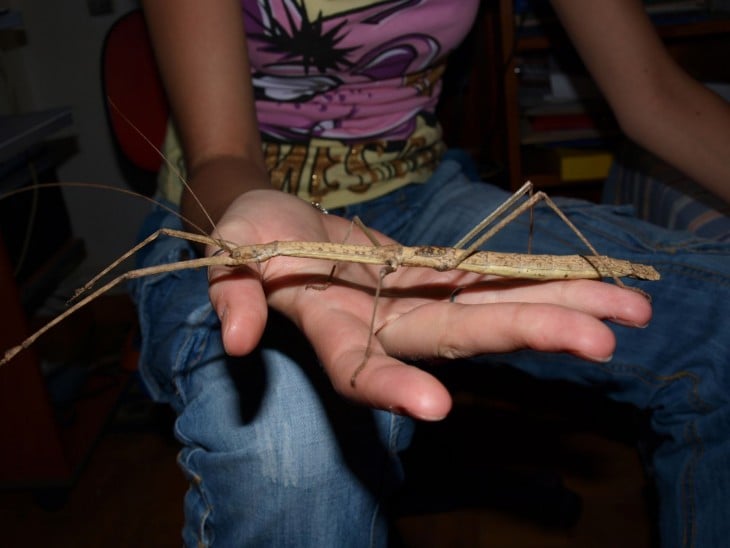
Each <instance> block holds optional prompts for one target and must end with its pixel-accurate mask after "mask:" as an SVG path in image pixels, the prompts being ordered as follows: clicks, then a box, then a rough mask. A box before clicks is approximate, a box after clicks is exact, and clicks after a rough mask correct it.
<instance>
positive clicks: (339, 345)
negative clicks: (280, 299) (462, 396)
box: [302, 311, 451, 420]
mask: <svg viewBox="0 0 730 548" xmlns="http://www.w3.org/2000/svg"><path fill="white" fill-rule="evenodd" d="M322 326H327V328H326V329H324V328H322ZM302 328H303V331H304V333H305V334H306V335H307V337H308V338H309V340H310V341H311V343H312V344H313V346H314V349H315V351H316V352H317V355H318V357H319V359H320V361H321V362H322V364H323V366H324V368H325V370H326V371H327V374H328V375H329V377H330V380H331V382H332V384H333V386H334V388H335V389H336V390H337V391H338V392H339V393H340V394H342V395H343V396H345V397H348V398H350V399H352V400H354V401H356V402H359V403H361V404H364V405H368V406H371V407H375V408H378V409H386V410H389V411H393V412H395V413H398V414H403V415H408V416H411V417H414V418H418V419H422V420H439V419H442V418H443V417H445V416H446V415H447V414H448V412H449V410H450V408H451V396H450V395H449V393H448V391H447V390H446V388H445V387H444V386H443V385H442V384H441V383H440V382H439V381H438V380H436V379H435V378H434V377H433V376H431V375H430V374H428V373H426V372H425V371H422V370H421V369H419V368H417V367H413V366H409V365H406V364H405V363H403V362H401V361H399V360H398V359H396V358H393V357H390V356H388V355H386V354H385V352H384V351H383V348H382V347H381V346H380V344H379V343H378V341H377V339H373V341H372V342H373V346H372V348H371V354H370V356H369V358H368V359H367V362H366V363H365V367H364V368H363V369H362V370H361V371H360V373H359V375H358V376H357V382H356V384H355V385H354V386H353V384H352V382H351V380H352V376H353V373H354V372H355V371H356V370H357V369H358V368H359V367H360V365H362V364H363V360H364V359H365V356H366V349H367V343H368V337H369V325H367V324H366V323H364V322H363V321H362V319H360V318H358V317H356V316H355V315H352V314H350V313H348V312H344V311H340V312H334V313H332V311H330V313H329V314H327V318H326V322H323V321H322V318H319V314H317V313H314V314H311V315H310V316H309V317H308V318H307V321H306V322H305V323H304V324H303V326H302Z"/></svg>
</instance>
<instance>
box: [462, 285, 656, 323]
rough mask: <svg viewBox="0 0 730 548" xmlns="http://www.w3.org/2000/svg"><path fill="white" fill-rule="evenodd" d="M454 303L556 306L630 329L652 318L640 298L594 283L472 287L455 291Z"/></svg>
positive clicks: (649, 306) (627, 292)
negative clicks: (626, 326) (517, 303)
mask: <svg viewBox="0 0 730 548" xmlns="http://www.w3.org/2000/svg"><path fill="white" fill-rule="evenodd" d="M495 287H496V288H497V290H494V288H495ZM454 299H455V300H456V301H458V302H459V303H462V304H476V303H506V302H530V303H542V304H558V305H561V306H564V307H567V308H572V309H574V310H578V311H581V312H584V313H586V314H590V315H591V316H595V317H596V318H602V319H606V320H611V321H614V322H616V323H620V324H622V325H629V326H633V327H643V326H646V325H647V324H648V323H649V321H650V320H651V315H652V309H651V303H650V302H649V301H648V300H647V299H646V297H645V296H644V295H642V294H640V293H638V292H636V291H632V290H630V289H623V288H620V287H617V286H615V285H613V284H608V283H604V282H599V281H594V280H573V281H554V282H544V283H537V284H536V283H529V284H525V283H521V284H520V283H517V284H498V285H495V284H484V285H481V286H480V285H474V286H471V287H467V288H464V289H462V290H459V291H458V293H456V294H455V296H454Z"/></svg>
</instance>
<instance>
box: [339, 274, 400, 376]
mask: <svg viewBox="0 0 730 548" xmlns="http://www.w3.org/2000/svg"><path fill="white" fill-rule="evenodd" d="M395 270H396V267H395V266H393V265H386V266H384V267H383V268H381V269H380V274H379V276H378V285H377V287H376V288H375V296H374V297H373V298H374V299H375V300H374V301H373V310H372V312H371V314H370V329H369V330H368V342H367V344H366V345H365V354H364V355H363V358H362V361H361V362H360V365H358V366H357V368H356V369H355V371H353V372H352V376H351V377H350V386H352V387H353V388H355V385H356V384H357V377H358V376H359V375H360V373H361V372H362V370H363V369H365V366H366V365H367V363H368V360H369V359H370V355H371V354H372V352H373V338H374V337H375V316H376V315H377V312H378V302H379V301H380V292H381V291H382V289H383V280H384V279H385V277H386V276H387V275H388V274H390V273H391V272H395Z"/></svg>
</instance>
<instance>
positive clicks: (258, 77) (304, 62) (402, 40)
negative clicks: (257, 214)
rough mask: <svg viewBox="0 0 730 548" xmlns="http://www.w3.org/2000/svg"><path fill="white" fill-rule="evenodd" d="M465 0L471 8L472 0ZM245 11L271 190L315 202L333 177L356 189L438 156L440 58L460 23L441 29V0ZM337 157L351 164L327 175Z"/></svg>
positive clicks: (352, 0) (322, 0)
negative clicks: (436, 115) (338, 171)
mask: <svg viewBox="0 0 730 548" xmlns="http://www.w3.org/2000/svg"><path fill="white" fill-rule="evenodd" d="M465 3H466V2H465ZM471 4H473V5H474V9H476V5H477V4H478V1H477V0H471ZM242 6H243V12H244V24H245V27H246V31H247V36H248V42H249V56H250V58H251V66H252V81H253V85H254V91H255V96H256V101H257V103H256V104H257V111H258V113H259V128H260V130H261V132H262V134H263V136H264V140H265V142H266V144H265V149H266V150H265V156H266V158H267V163H268V165H269V168H270V170H271V173H272V182H274V184H275V185H276V186H278V187H279V188H281V189H282V190H287V191H289V192H293V193H297V194H301V193H302V188H301V185H305V186H306V187H307V189H306V192H307V194H308V195H310V196H313V197H321V196H323V195H324V194H326V193H327V192H328V191H329V190H332V189H336V188H340V186H341V184H344V185H345V187H346V188H348V189H350V190H351V191H352V192H357V193H359V192H364V191H367V189H368V188H369V187H370V185H371V184H372V183H374V182H378V181H382V180H383V179H387V178H388V177H390V176H391V174H396V175H397V174H400V173H403V172H404V171H405V167H404V165H403V164H404V162H406V163H408V164H409V166H408V168H409V169H412V170H415V171H417V170H418V169H419V168H423V167H424V165H422V164H421V162H424V161H427V163H428V164H429V165H433V162H435V161H437V159H438V156H439V155H440V151H442V147H443V145H442V144H441V143H440V142H438V143H437V142H436V141H440V132H439V130H438V128H437V125H436V122H435V118H434V117H433V111H434V109H435V106H436V101H437V99H438V95H439V91H440V77H441V75H442V73H443V70H444V63H443V61H444V57H445V54H446V53H447V52H448V51H449V50H450V49H452V48H453V47H455V46H456V44H457V43H458V41H460V40H461V38H462V37H463V35H464V34H465V33H466V29H465V28H463V27H464V25H468V22H467V23H458V24H453V25H451V26H449V25H448V24H446V25H445V24H444V20H445V13H447V11H446V10H451V9H453V6H450V5H449V2H448V1H447V0H382V1H373V0H370V1H368V0H339V1H332V0H242ZM458 19H459V20H460V21H463V19H461V18H458ZM414 20H417V21H418V24H417V25H414V23H413V21H414ZM459 25H461V26H459ZM396 104H397V105H398V108H393V106H394V105H396ZM429 132H430V133H431V135H430V137H429V136H428V135H427V134H428V133H429ZM364 139H365V140H367V141H368V142H367V143H363V140H364ZM284 143H286V144H284ZM291 143H294V144H291ZM315 143H316V146H315ZM354 143H357V145H358V146H354V147H353V146H352V145H353V144H354ZM424 143H426V150H421V147H423V146H424ZM428 149H432V150H430V151H428ZM343 155H344V156H346V157H347V158H348V162H346V163H345V164H344V165H347V166H352V168H353V169H354V170H355V171H350V170H349V169H348V170H347V172H346V173H341V172H340V173H337V174H335V173H334V172H333V171H332V169H331V168H332V166H334V165H335V164H338V163H339V161H340V160H341V158H342V157H343ZM394 162H395V164H394ZM413 162H417V163H418V165H413ZM342 166H343V164H342V163H339V170H341V169H342Z"/></svg>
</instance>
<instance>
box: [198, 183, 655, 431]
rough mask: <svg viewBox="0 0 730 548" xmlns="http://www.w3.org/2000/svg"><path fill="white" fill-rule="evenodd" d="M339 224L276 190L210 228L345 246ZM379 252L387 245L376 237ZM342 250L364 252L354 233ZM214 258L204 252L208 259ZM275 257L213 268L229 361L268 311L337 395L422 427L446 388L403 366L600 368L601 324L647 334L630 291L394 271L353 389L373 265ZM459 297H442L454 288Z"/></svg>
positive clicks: (231, 236) (442, 406)
mask: <svg viewBox="0 0 730 548" xmlns="http://www.w3.org/2000/svg"><path fill="white" fill-rule="evenodd" d="M350 228H351V223H350V222H349V221H347V220H345V219H342V218H338V217H335V216H331V215H322V214H321V213H320V212H318V211H317V210H316V209H315V208H313V207H311V206H310V205H309V204H307V203H306V202H304V201H302V200H300V199H299V198H296V197H293V196H290V195H287V194H285V193H282V192H279V191H274V190H255V191H251V192H248V193H246V194H243V195H242V196H240V197H239V198H238V199H237V200H236V201H235V202H234V203H232V204H231V206H230V207H229V208H228V210H227V211H226V213H225V214H224V215H223V217H222V218H221V220H220V222H219V223H218V228H217V232H216V235H217V236H219V237H221V238H223V239H225V240H227V241H234V242H236V243H238V244H239V245H244V244H257V243H267V242H270V241H273V240H296V241H333V242H343V241H344V240H345V239H346V237H347V234H348V233H349V231H350ZM377 238H378V240H379V241H380V243H381V244H387V243H393V241H392V240H390V239H388V238H387V237H385V236H383V235H380V234H377ZM348 242H349V243H364V244H369V240H368V239H367V238H366V237H365V235H364V234H362V233H361V231H359V230H357V229H355V230H353V231H352V233H351V235H350V236H349V238H348ZM214 251H216V249H214V248H209V249H208V251H207V252H208V253H209V254H210V253H212V252H214ZM331 269H332V263H328V262H326V261H318V260H309V259H296V258H288V257H278V258H275V259H271V260H269V261H267V262H266V263H263V264H261V265H256V266H252V267H246V268H240V269H236V270H230V269H228V268H225V267H214V268H211V269H210V273H209V275H210V280H211V283H210V297H211V301H212V303H213V306H214V307H215V309H216V311H217V312H218V315H219V317H220V318H221V321H222V326H223V328H222V333H223V342H224V346H225V348H226V351H227V352H228V353H230V354H231V355H244V354H247V353H248V352H251V351H252V350H253V349H254V347H255V346H256V344H257V343H258V341H259V339H260V338H261V335H262V333H263V329H264V327H265V324H266V318H267V310H268V306H271V307H273V308H274V309H276V310H278V311H280V312H282V313H283V314H285V315H286V316H287V317H289V318H290V319H291V320H292V321H294V322H295V324H296V325H297V326H298V327H299V328H300V329H301V330H302V332H303V333H304V334H305V336H306V337H307V338H308V339H309V341H310V342H311V344H312V345H313V348H314V350H315V351H316V353H317V355H318V357H319V359H320V361H321V362H322V365H323V367H324V369H325V371H326V372H327V374H328V375H329V377H330V380H331V382H332V384H333V386H334V387H335V389H336V390H337V391H338V392H340V393H341V394H343V395H344V396H346V397H349V398H351V399H353V400H355V401H358V402H360V403H363V404H366V405H370V406H372V407H377V408H382V409H390V410H393V411H395V412H398V413H402V414H406V415H410V416H413V417H416V418H420V419H425V420H437V419H440V418H443V417H444V416H446V414H447V413H448V411H449V409H450V407H451V397H450V395H449V393H448V391H447V390H446V388H445V387H444V386H443V385H442V384H441V383H440V382H439V381H438V380H436V379H435V378H434V377H433V376H431V375H430V374H428V373H427V372H425V371H423V370H421V369H419V368H418V367H415V366H411V365H407V364H406V363H404V361H402V360H408V359H419V360H427V359H440V358H460V357H469V356H474V355H477V354H485V353H502V352H510V351H513V350H518V349H522V348H532V349H535V350H539V351H546V352H569V353H572V354H575V355H578V356H582V357H585V358H587V359H591V360H596V361H606V360H608V359H610V356H611V354H612V353H613V350H614V347H615V344H616V343H615V339H614V336H613V333H612V332H611V331H610V329H609V328H608V327H607V326H606V325H605V324H604V323H603V321H602V320H604V319H608V320H612V321H616V322H618V323H621V324H626V325H636V326H640V325H645V324H646V323H648V321H649V319H650V317H651V307H650V305H649V303H648V302H647V300H646V299H645V298H644V297H643V296H641V295H639V294H638V293H635V292H633V291H629V290H625V289H620V288H618V287H616V286H614V285H611V284H606V283H602V282H595V281H585V280H579V281H573V282H565V281H559V282H549V283H545V282H538V283H524V282H520V283H514V284H510V283H492V284H484V283H482V282H484V280H485V278H484V277H483V276H478V275H475V274H469V273H463V272H458V271H451V272H441V273H439V272H436V271H433V270H430V269H423V268H401V269H399V270H398V271H396V272H394V273H392V274H389V275H388V276H387V277H386V278H385V282H384V283H385V287H386V288H387V289H386V290H384V294H383V295H382V296H381V297H380V301H379V303H378V306H377V315H376V317H375V328H374V333H375V336H374V337H372V344H371V348H370V356H369V358H368V360H367V363H366V366H365V367H364V368H363V370H362V371H361V372H360V374H359V376H358V377H357V383H356V385H355V386H353V385H352V384H351V382H350V380H351V378H352V375H353V372H354V371H355V370H357V368H358V367H359V366H360V364H361V363H362V362H363V358H364V356H365V352H366V349H367V345H368V341H369V339H370V321H371V316H372V311H373V304H374V301H373V290H374V288H375V286H376V284H377V280H378V278H379V272H380V268H379V267H372V266H365V265H359V264H350V263H339V264H338V265H337V269H336V273H335V276H334V278H333V279H332V280H331V282H332V283H330V284H327V287H326V289H325V290H317V289H315V288H314V287H313V286H314V285H316V284H320V285H321V284H324V283H325V282H327V281H328V280H329V278H328V277H329V274H330V271H331ZM462 287H463V288H467V289H465V290H463V291H461V292H460V293H459V295H458V299H457V301H458V302H451V299H450V296H451V294H452V293H453V291H454V290H455V289H456V288H462Z"/></svg>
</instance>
